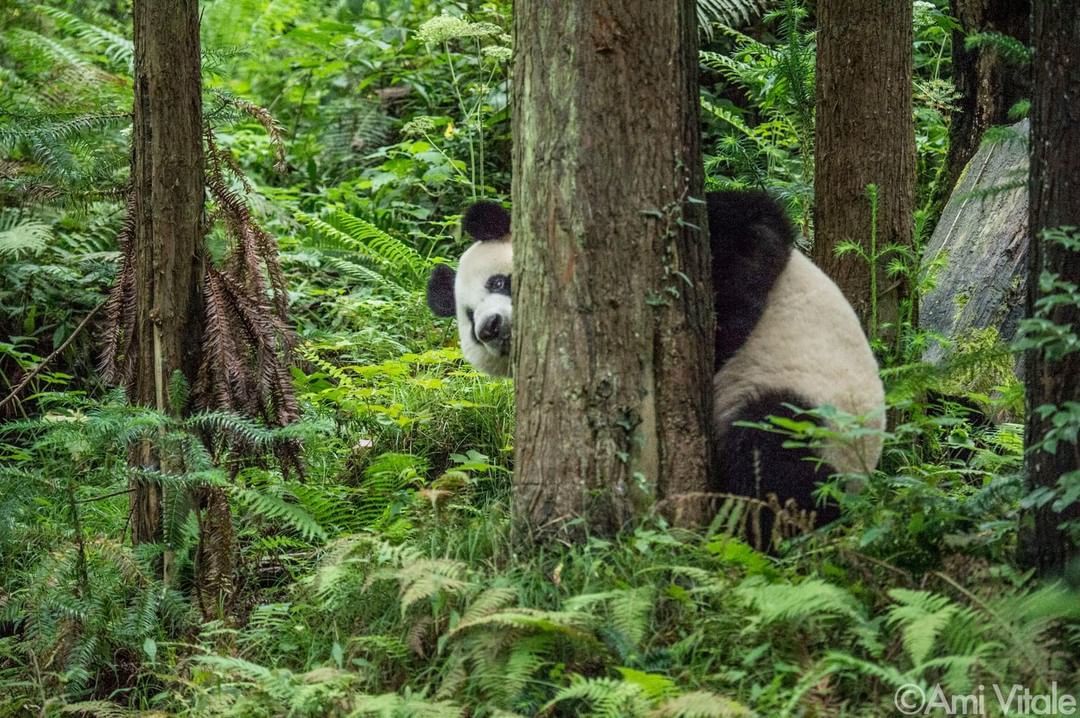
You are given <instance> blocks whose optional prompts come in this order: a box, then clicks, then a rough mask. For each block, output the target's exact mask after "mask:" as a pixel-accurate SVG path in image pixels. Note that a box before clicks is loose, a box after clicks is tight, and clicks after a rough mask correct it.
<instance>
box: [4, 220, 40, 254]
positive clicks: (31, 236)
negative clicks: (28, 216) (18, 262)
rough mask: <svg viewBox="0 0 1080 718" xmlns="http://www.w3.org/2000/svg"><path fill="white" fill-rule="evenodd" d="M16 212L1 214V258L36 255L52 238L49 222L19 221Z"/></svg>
mask: <svg viewBox="0 0 1080 718" xmlns="http://www.w3.org/2000/svg"><path fill="white" fill-rule="evenodd" d="M14 216H15V215H14V214H8V213H5V214H4V215H3V216H0V259H10V258H17V257H20V256H26V255H34V254H38V253H39V252H41V251H43V250H44V249H45V246H46V244H47V243H48V242H49V240H50V239H52V230H50V229H49V226H48V225H47V224H44V223H43V222H37V221H34V220H24V221H22V222H18V221H17V220H15V219H14Z"/></svg>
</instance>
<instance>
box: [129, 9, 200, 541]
mask: <svg viewBox="0 0 1080 718" xmlns="http://www.w3.org/2000/svg"><path fill="white" fill-rule="evenodd" d="M132 12H133V16H134V24H135V121H134V135H133V138H132V148H133V152H132V170H131V179H132V185H133V191H134V197H135V199H134V202H135V210H134V220H135V222H134V228H135V229H134V246H135V286H136V290H135V292H136V323H135V324H136V326H135V338H134V351H135V355H136V359H135V381H134V383H133V385H132V387H131V389H130V393H131V400H132V401H133V402H135V403H138V404H142V405H144V406H152V407H155V408H157V409H158V410H160V411H168V410H169V409H170V407H171V405H172V401H171V400H170V397H169V384H170V378H171V377H172V375H173V372H176V371H180V372H182V373H183V374H184V376H185V377H188V378H191V377H194V375H195V373H194V367H195V361H196V355H197V351H198V344H199V337H200V334H201V333H200V331H199V328H198V326H197V325H196V322H197V321H198V320H197V317H198V316H199V315H200V311H199V306H198V305H199V287H200V283H201V277H202V272H203V263H202V249H201V248H202V237H203V187H204V176H203V143H202V79H201V75H200V58H199V12H198V2H197V0H170V2H153V1H152V0H135V3H134V5H133V8H132ZM133 460H134V461H135V463H136V464H137V465H140V466H145V467H150V468H162V469H168V468H169V467H167V466H162V456H161V447H159V446H153V445H152V444H151V442H144V443H143V444H141V445H140V446H138V447H136V449H135V451H134V456H133ZM166 461H167V460H166ZM132 538H133V540H134V541H135V543H142V542H147V541H159V540H160V539H161V489H160V487H159V486H157V485H154V484H149V483H146V482H137V483H136V485H135V486H134V492H133V493H132Z"/></svg>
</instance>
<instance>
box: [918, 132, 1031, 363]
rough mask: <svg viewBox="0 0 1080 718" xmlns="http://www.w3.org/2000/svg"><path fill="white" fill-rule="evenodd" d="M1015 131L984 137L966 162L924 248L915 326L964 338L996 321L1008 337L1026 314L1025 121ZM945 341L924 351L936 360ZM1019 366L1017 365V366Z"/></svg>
mask: <svg viewBox="0 0 1080 718" xmlns="http://www.w3.org/2000/svg"><path fill="white" fill-rule="evenodd" d="M1011 130H1012V131H1013V133H1014V134H1015V135H1016V137H1015V138H1011V139H1008V140H1006V141H1004V142H995V143H991V144H984V145H983V146H982V148H980V149H979V151H978V152H977V153H976V154H975V157H973V158H972V160H971V162H970V163H968V166H967V167H966V168H965V169H964V174H963V175H961V177H960V182H959V183H958V184H957V186H956V187H955V189H953V193H952V196H951V197H949V202H948V204H947V205H946V206H945V210H944V211H943V212H942V214H941V219H940V220H939V221H938V224H937V227H936V228H935V229H934V234H933V236H932V237H931V238H930V242H929V243H928V244H927V245H926V248H925V250H924V251H923V266H924V267H929V266H931V265H933V264H935V263H939V264H940V266H938V267H937V268H936V269H935V270H932V271H933V276H935V277H936V282H935V287H934V289H933V290H931V291H930V292H928V293H927V294H925V295H924V296H923V297H922V302H921V303H920V306H919V326H920V327H921V328H923V329H929V330H932V331H934V332H937V333H939V334H941V335H943V336H944V337H947V338H949V339H955V340H959V341H961V342H962V341H963V340H964V338H965V337H968V336H971V335H972V334H973V333H974V332H975V331H976V330H980V329H985V328H993V329H996V330H997V333H998V336H999V337H1000V338H1001V339H1002V340H1003V341H1006V342H1009V341H1011V340H1012V339H1013V337H1015V336H1016V329H1017V324H1018V323H1019V321H1020V320H1021V319H1022V318H1023V316H1024V297H1025V292H1026V287H1027V252H1028V229H1027V227H1028V191H1027V174H1028V147H1027V138H1028V121H1027V120H1023V121H1022V122H1019V123H1017V124H1016V125H1013V126H1012V128H1011ZM944 354H945V348H944V347H942V346H941V344H939V343H935V344H933V345H932V346H931V348H930V349H929V350H928V351H927V352H926V355H925V357H924V358H925V359H926V360H927V361H931V362H936V361H938V360H940V359H941V358H942V357H943V356H944ZM1018 368H1019V367H1018Z"/></svg>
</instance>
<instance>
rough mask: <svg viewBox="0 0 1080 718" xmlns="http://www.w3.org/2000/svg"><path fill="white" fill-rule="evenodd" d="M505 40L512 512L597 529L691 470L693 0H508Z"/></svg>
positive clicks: (699, 270) (667, 493)
mask: <svg viewBox="0 0 1080 718" xmlns="http://www.w3.org/2000/svg"><path fill="white" fill-rule="evenodd" d="M514 47H515V52H516V58H515V60H516V61H515V64H514V83H515V84H514V87H515V97H514V105H513V109H514V157H513V170H514V184H513V191H512V196H513V204H514V219H513V232H512V236H513V237H515V238H516V239H515V240H514V242H515V245H514V246H515V249H514V263H515V269H514V292H515V294H514V306H515V310H514V311H515V324H516V325H517V326H516V329H515V333H514V334H515V339H514V343H515V347H514V350H515V354H516V367H515V391H516V397H517V431H516V436H515V444H516V458H515V477H514V503H515V509H516V516H517V519H518V521H519V525H520V524H524V525H525V527H526V528H527V529H528V530H530V532H531V533H532V534H533V535H534V536H536V534H537V533H540V534H548V533H551V532H552V531H555V532H559V533H561V532H569V533H570V534H571V535H577V536H580V535H581V534H582V533H585V532H591V533H610V532H612V531H615V530H617V529H618V528H620V527H621V526H623V525H625V524H626V522H627V521H629V520H631V519H632V518H633V517H634V516H635V515H638V514H639V513H640V511H641V510H642V508H643V507H644V506H645V505H647V504H648V502H649V501H651V500H652V499H654V498H667V499H671V498H673V497H676V496H678V495H683V494H687V493H690V492H695V491H704V490H705V487H706V485H707V484H706V478H707V472H708V469H709V465H710V461H709V451H708V429H709V424H710V412H711V400H712V396H711V391H710V389H711V377H712V372H713V361H712V351H713V336H712V332H713V326H714V323H713V313H712V301H711V289H710V285H711V281H710V274H709V262H710V251H709V243H708V233H707V231H706V228H705V226H704V222H705V213H704V211H703V205H702V204H701V203H700V201H699V200H700V199H701V198H702V196H703V192H702V168H701V158H700V138H699V130H698V91H697V29H696V17H695V3H694V2H693V0H676V1H674V2H663V3H661V2H655V1H654V0H605V1H602V2H596V3H551V2H547V0H519V1H518V2H517V3H515V6H514ZM682 518H683V519H687V520H693V519H696V518H698V516H686V515H684V516H682ZM575 519H584V521H583V522H582V521H577V522H575V521H574V520H575Z"/></svg>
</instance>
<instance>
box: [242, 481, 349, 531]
mask: <svg viewBox="0 0 1080 718" xmlns="http://www.w3.org/2000/svg"><path fill="white" fill-rule="evenodd" d="M231 493H232V494H233V495H234V496H235V497H236V498H238V499H239V500H240V501H241V502H242V503H243V504H244V505H245V506H247V508H248V509H249V510H250V511H252V512H253V513H254V514H255V515H257V516H261V517H263V518H266V519H270V520H273V521H280V522H281V523H283V524H285V525H286V526H288V527H290V528H291V529H293V530H294V531H296V532H297V533H299V534H300V535H301V536H303V537H304V538H305V539H307V540H308V541H325V540H326V539H327V536H328V534H327V533H326V529H324V528H323V527H322V526H320V525H319V522H318V521H316V520H315V518H314V517H312V515H311V514H310V513H308V512H307V511H306V510H305V509H304V507H302V506H300V505H299V504H296V503H292V502H291V501H288V500H286V499H284V498H282V497H280V496H274V495H272V494H267V493H263V492H259V491H255V490H254V489H244V488H239V487H234V488H232V489H231Z"/></svg>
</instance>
